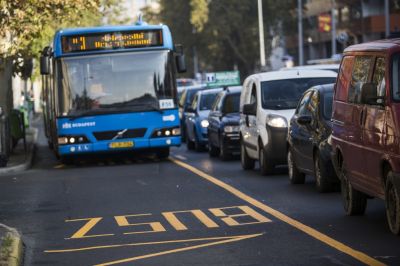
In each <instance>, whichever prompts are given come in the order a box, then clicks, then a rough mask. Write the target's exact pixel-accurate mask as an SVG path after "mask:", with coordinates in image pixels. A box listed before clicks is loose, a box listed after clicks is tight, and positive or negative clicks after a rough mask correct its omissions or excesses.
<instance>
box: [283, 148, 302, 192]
mask: <svg viewBox="0 0 400 266" xmlns="http://www.w3.org/2000/svg"><path fill="white" fill-rule="evenodd" d="M287 163H288V172H289V180H290V183H291V184H304V182H305V180H306V175H305V174H304V173H302V172H300V171H299V169H298V168H297V165H296V162H295V161H294V158H293V154H292V151H291V149H290V148H289V149H288V153H287Z"/></svg>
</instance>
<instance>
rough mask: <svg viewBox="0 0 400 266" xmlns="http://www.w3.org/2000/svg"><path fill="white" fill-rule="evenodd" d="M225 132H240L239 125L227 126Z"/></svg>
mask: <svg viewBox="0 0 400 266" xmlns="http://www.w3.org/2000/svg"><path fill="white" fill-rule="evenodd" d="M224 132H225V133H233V132H239V126H225V127H224Z"/></svg>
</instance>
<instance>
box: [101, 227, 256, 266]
mask: <svg viewBox="0 0 400 266" xmlns="http://www.w3.org/2000/svg"><path fill="white" fill-rule="evenodd" d="M261 235H263V234H253V235H243V236H233V237H227V239H226V240H220V241H216V242H211V243H206V244H200V245H195V246H190V247H184V248H177V249H172V250H166V251H161V252H157V253H151V254H146V255H142V256H137V257H132V258H127V259H121V260H116V261H110V262H106V263H101V264H97V265H95V266H108V265H114V264H119V263H125V262H131V261H136V260H142V259H147V258H152V257H157V256H162V255H167V254H172V253H178V252H183V251H188V250H194V249H199V248H204V247H210V246H216V245H221V244H227V243H231V242H237V241H241V240H245V239H250V238H254V237H258V236H261Z"/></svg>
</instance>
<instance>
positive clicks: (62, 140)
mask: <svg viewBox="0 0 400 266" xmlns="http://www.w3.org/2000/svg"><path fill="white" fill-rule="evenodd" d="M89 142H90V141H89V140H88V138H87V137H86V136H83V135H81V136H59V137H58V145H68V144H82V143H89Z"/></svg>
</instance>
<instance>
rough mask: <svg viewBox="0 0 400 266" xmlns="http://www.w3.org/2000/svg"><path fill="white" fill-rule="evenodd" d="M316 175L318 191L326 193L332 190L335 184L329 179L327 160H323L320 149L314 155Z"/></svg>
mask: <svg viewBox="0 0 400 266" xmlns="http://www.w3.org/2000/svg"><path fill="white" fill-rule="evenodd" d="M314 176H315V185H316V187H317V190H318V192H320V193H324V192H330V191H332V189H333V184H332V183H331V181H330V180H329V173H328V171H327V170H326V162H325V163H324V162H323V160H322V158H321V155H320V153H319V152H318V151H317V152H316V153H315V155H314Z"/></svg>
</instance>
